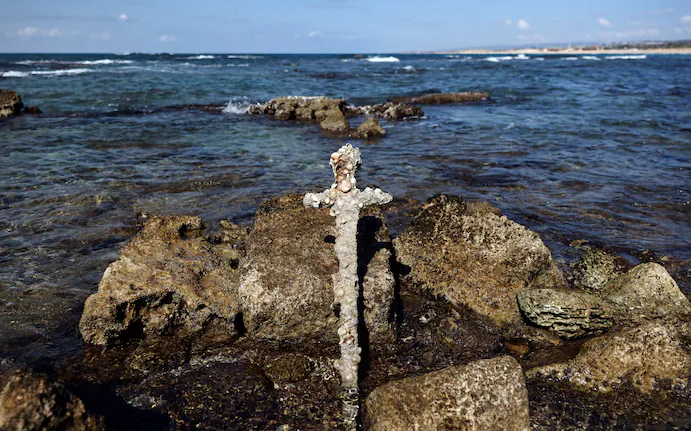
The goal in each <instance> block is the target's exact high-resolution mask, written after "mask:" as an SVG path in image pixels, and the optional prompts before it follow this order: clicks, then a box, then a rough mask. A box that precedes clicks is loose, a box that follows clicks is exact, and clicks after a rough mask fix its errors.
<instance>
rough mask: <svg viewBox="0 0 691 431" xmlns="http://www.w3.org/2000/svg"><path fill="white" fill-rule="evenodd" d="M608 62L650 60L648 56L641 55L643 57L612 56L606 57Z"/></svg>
mask: <svg viewBox="0 0 691 431" xmlns="http://www.w3.org/2000/svg"><path fill="white" fill-rule="evenodd" d="M605 58H607V59H608V60H645V59H646V58H648V56H647V55H645V54H641V55H610V56H607V57H605Z"/></svg>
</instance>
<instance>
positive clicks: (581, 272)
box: [568, 248, 630, 291]
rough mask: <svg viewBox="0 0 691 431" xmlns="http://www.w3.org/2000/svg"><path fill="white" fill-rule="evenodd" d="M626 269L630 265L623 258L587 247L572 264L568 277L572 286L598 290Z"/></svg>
mask: <svg viewBox="0 0 691 431" xmlns="http://www.w3.org/2000/svg"><path fill="white" fill-rule="evenodd" d="M627 269H630V265H627V262H626V261H625V260H624V259H622V258H617V257H615V256H612V255H611V254H609V253H607V252H605V251H603V250H598V249H596V248H589V249H588V250H586V251H585V253H583V255H582V256H581V258H580V260H579V261H578V262H576V264H575V265H574V266H573V269H572V270H571V272H570V273H569V276H568V278H569V281H571V283H573V285H574V287H577V288H579V289H585V290H591V291H598V290H600V289H602V288H603V287H604V286H605V284H607V282H609V281H610V280H612V279H614V278H616V277H617V276H619V275H620V274H621V273H622V272H623V271H625V270H627Z"/></svg>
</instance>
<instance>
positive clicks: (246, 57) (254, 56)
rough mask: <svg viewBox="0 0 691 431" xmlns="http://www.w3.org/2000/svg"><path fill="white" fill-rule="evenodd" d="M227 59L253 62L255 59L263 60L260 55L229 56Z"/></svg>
mask: <svg viewBox="0 0 691 431" xmlns="http://www.w3.org/2000/svg"><path fill="white" fill-rule="evenodd" d="M228 58H241V59H244V60H254V59H257V58H264V56H262V55H229V56H228Z"/></svg>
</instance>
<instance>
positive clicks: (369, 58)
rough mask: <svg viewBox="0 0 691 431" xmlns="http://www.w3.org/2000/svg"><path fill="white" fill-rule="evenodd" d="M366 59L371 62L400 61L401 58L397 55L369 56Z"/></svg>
mask: <svg viewBox="0 0 691 431" xmlns="http://www.w3.org/2000/svg"><path fill="white" fill-rule="evenodd" d="M365 60H367V61H369V62H370V63H398V62H399V61H401V60H399V59H397V58H396V57H392V56H389V57H378V56H377V57H367V58H366V59H365Z"/></svg>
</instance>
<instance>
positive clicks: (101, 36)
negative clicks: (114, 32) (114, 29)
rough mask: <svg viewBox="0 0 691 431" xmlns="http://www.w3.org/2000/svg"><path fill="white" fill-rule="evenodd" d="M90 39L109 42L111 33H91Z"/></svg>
mask: <svg viewBox="0 0 691 431" xmlns="http://www.w3.org/2000/svg"><path fill="white" fill-rule="evenodd" d="M89 37H90V38H92V39H100V40H109V39H110V33H91V35H90V36H89Z"/></svg>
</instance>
